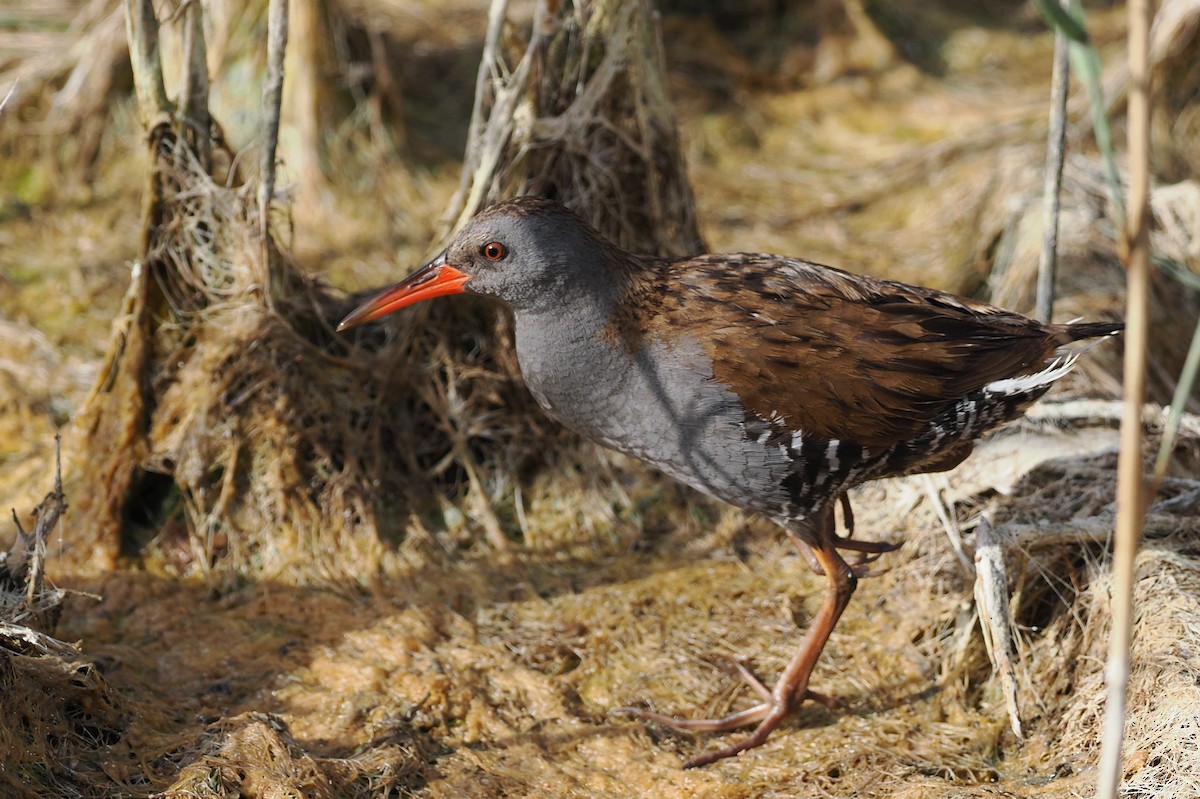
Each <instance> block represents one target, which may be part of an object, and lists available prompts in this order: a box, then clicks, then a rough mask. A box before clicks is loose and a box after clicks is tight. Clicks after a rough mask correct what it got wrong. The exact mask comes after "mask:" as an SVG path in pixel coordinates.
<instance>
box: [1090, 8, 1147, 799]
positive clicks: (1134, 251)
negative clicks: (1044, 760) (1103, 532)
mask: <svg viewBox="0 0 1200 799" xmlns="http://www.w3.org/2000/svg"><path fill="white" fill-rule="evenodd" d="M1151 14H1152V12H1151V9H1150V3H1149V2H1148V0H1131V2H1130V4H1129V69H1130V86H1129V145H1128V146H1129V203H1128V205H1129V218H1128V228H1127V230H1126V232H1125V241H1126V242H1127V245H1128V249H1127V253H1128V266H1129V280H1128V286H1129V288H1128V296H1127V299H1126V317H1125V319H1126V329H1125V375H1124V388H1125V398H1124V399H1125V410H1124V414H1123V415H1122V419H1121V453H1120V460H1119V463H1118V467H1117V468H1118V480H1117V540H1116V548H1115V551H1114V553H1113V583H1114V586H1113V611H1112V612H1113V623H1112V630H1111V632H1110V639H1109V642H1110V644H1109V653H1108V665H1107V667H1106V669H1105V680H1106V682H1107V683H1108V698H1107V700H1106V704H1105V716H1104V748H1103V749H1102V751H1101V754H1100V776H1099V781H1098V783H1097V786H1096V796H1097V797H1098V798H1099V799H1114V797H1116V795H1117V788H1118V786H1119V784H1120V782H1121V776H1122V773H1123V769H1122V760H1121V743H1122V741H1123V739H1124V727H1125V716H1126V713H1125V707H1126V691H1127V689H1128V685H1129V672H1130V665H1129V662H1130V644H1131V640H1132V636H1133V633H1132V627H1133V583H1134V562H1135V560H1136V558H1137V551H1138V546H1139V544H1140V542H1141V537H1142V524H1143V515H1144V513H1145V502H1146V496H1145V490H1146V486H1145V479H1144V476H1143V467H1142V421H1141V415H1142V402H1143V400H1144V398H1145V393H1146V354H1147V351H1148V349H1149V347H1148V338H1149V336H1148V333H1149V327H1150V324H1149V319H1148V318H1147V312H1148V310H1149V306H1150V302H1149V286H1150V275H1149V271H1150V85H1149V78H1150V73H1149V60H1148V52H1147V50H1148V47H1149V40H1150V18H1151Z"/></svg>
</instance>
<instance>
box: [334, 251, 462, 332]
mask: <svg viewBox="0 0 1200 799" xmlns="http://www.w3.org/2000/svg"><path fill="white" fill-rule="evenodd" d="M469 279H470V275H467V274H466V273H464V272H460V271H459V270H457V269H455V268H454V267H453V266H451V265H450V264H448V263H446V256H445V255H441V256H439V257H438V258H436V259H435V260H433V261H431V262H430V263H428V264H426V265H425V266H423V267H421V268H420V269H418V270H417V271H416V272H413V273H412V274H411V275H409V276H408V277H406V278H404V280H401V281H400V282H399V283H397V284H396V285H394V286H392V287H391V288H389V289H385V290H384V291H382V292H380V293H379V294H377V295H375V296H374V297H372V298H371V299H369V300H367V301H366V302H364V303H363V304H362V305H360V306H358V307H357V308H355V309H354V310H353V311H351V313H350V315H349V316H347V317H346V318H345V319H343V320H342V321H341V323H340V324H339V325H338V326H337V329H338V332H339V333H340V332H341V331H343V330H349V329H350V328H352V327H355V326H357V325H361V324H362V323H363V322H369V321H371V320H372V319H378V318H379V317H381V316H385V315H387V314H390V313H391V312H392V311H398V310H400V309H401V308H403V307H405V306H407V305H412V304H414V303H418V302H421V301H422V300H429V299H433V298H434V297H444V296H445V295H447V294H460V293H462V290H463V284H464V283H466V282H467V281H468V280H469Z"/></svg>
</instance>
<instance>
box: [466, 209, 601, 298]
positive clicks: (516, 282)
mask: <svg viewBox="0 0 1200 799" xmlns="http://www.w3.org/2000/svg"><path fill="white" fill-rule="evenodd" d="M597 258H598V254H597V252H596V245H595V244H594V243H593V242H592V240H591V237H589V236H588V235H587V233H586V231H585V230H584V228H583V226H582V225H581V224H580V223H579V221H578V220H577V219H576V218H575V217H574V216H573V215H571V214H570V213H569V212H566V211H565V209H563V210H562V213H551V214H529V213H522V212H521V211H515V212H514V211H508V210H506V209H505V207H504V205H500V206H496V207H494V208H492V209H491V210H490V211H487V212H484V213H483V214H480V215H479V216H477V217H475V218H474V219H472V220H471V221H470V222H468V223H467V225H466V227H464V228H463V229H462V230H461V231H459V233H458V235H457V236H455V237H454V240H453V241H452V242H451V243H450V246H449V247H448V248H447V249H446V262H447V263H448V264H451V265H453V266H454V267H455V268H456V269H459V270H460V271H462V272H464V273H466V274H468V275H470V280H468V281H467V283H466V284H465V285H464V286H463V288H464V290H465V291H468V292H470V293H472V294H483V295H486V296H489V297H495V298H496V299H499V300H502V301H504V302H505V303H506V304H508V305H509V307H511V308H512V309H513V310H514V311H538V310H544V309H549V308H551V307H553V306H557V305H561V304H562V303H563V302H564V301H567V300H569V299H570V298H572V297H573V296H575V295H577V293H578V292H579V291H580V290H586V289H587V287H586V286H585V285H584V284H586V283H587V282H588V278H587V276H588V274H589V272H591V271H592V269H593V268H594V267H595V264H594V263H592V262H594V261H596V260H597Z"/></svg>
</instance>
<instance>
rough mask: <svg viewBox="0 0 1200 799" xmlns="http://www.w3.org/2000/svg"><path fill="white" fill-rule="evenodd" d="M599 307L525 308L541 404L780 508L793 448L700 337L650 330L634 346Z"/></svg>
mask: <svg viewBox="0 0 1200 799" xmlns="http://www.w3.org/2000/svg"><path fill="white" fill-rule="evenodd" d="M589 316H591V315H589V314H586V313H582V314H581V313H569V314H566V313H556V314H542V315H539V316H527V315H526V316H523V315H520V314H518V315H517V320H516V321H517V329H516V334H517V335H516V338H517V357H518V359H519V361H520V363H521V372H522V374H523V376H524V378H525V381H526V383H527V385H528V386H529V389H530V391H531V392H532V393H533V395H534V397H536V398H537V400H538V402H539V403H540V404H541V406H542V407H543V408H545V409H546V411H547V412H548V413H549V414H550V415H551V416H553V417H554V418H556V419H557V420H559V421H560V422H562V423H563V424H564V425H566V426H567V427H569V428H572V429H573V430H576V431H577V432H579V433H582V434H583V435H584V436H587V437H588V438H590V439H592V440H593V441H596V442H598V443H600V444H603V445H604V446H607V447H611V448H612V449H615V450H618V451H620V452H624V453H626V454H628V455H632V456H633V457H636V458H639V459H641V460H643V461H646V462H647V463H650V464H652V465H653V466H656V467H658V468H660V469H662V470H663V471H664V472H666V473H668V474H670V475H671V476H673V477H675V478H676V479H678V480H680V481H682V482H684V483H687V484H688V485H690V486H692V487H694V488H696V489H699V490H700V491H703V492H705V493H707V494H709V495H711V496H714V497H716V498H718V499H722V500H724V501H726V502H730V503H732V504H734V505H738V506H740V507H743V508H750V509H753V510H760V511H762V512H764V513H768V514H775V513H777V512H778V511H779V509H780V508H782V507H783V506H784V504H785V503H786V501H787V497H786V492H785V490H784V489H783V487H782V483H783V480H784V478H785V477H786V476H787V474H788V471H789V468H790V466H791V460H790V458H789V454H788V452H787V450H786V448H784V447H781V446H779V445H775V444H772V445H768V444H767V443H766V442H765V441H764V440H762V438H761V437H755V436H752V435H751V434H750V432H748V430H747V425H746V412H745V410H744V408H743V407H742V404H741V402H740V401H739V400H738V398H737V396H736V395H735V394H734V393H733V392H732V391H731V390H730V389H729V388H728V387H727V386H724V385H722V384H720V383H719V382H717V381H715V380H714V379H713V373H712V364H711V361H710V360H709V358H708V356H707V355H706V354H705V353H704V351H703V348H702V347H701V346H700V344H699V342H697V341H695V340H691V339H687V338H683V339H676V340H673V341H670V342H665V341H662V340H648V341H642V342H640V345H639V346H638V347H637V349H636V351H634V352H632V353H631V352H630V350H629V348H627V347H625V346H623V345H622V344H621V343H619V342H613V341H611V340H610V339H609V338H608V337H606V336H605V335H603V334H602V332H603V330H602V329H603V324H602V318H603V317H602V316H600V315H597V316H600V318H589Z"/></svg>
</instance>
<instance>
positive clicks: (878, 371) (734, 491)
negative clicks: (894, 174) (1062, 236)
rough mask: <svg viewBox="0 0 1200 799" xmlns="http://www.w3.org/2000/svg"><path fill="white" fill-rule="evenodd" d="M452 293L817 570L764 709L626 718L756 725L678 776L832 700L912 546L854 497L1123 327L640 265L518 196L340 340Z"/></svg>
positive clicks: (821, 269) (810, 274)
mask: <svg viewBox="0 0 1200 799" xmlns="http://www.w3.org/2000/svg"><path fill="white" fill-rule="evenodd" d="M454 294H473V295H480V296H484V297H490V298H492V299H494V300H498V301H499V302H500V303H501V304H502V305H504V306H506V307H507V308H508V309H509V310H510V311H511V313H512V317H513V324H514V338H515V345H516V351H517V360H518V362H519V364H520V371H521V375H522V377H523V378H524V381H525V384H526V386H527V387H528V389H529V391H530V392H531V393H532V394H533V396H534V398H535V399H536V400H537V402H538V404H539V405H540V406H541V407H542V409H544V410H545V412H546V413H547V414H548V415H549V416H551V417H552V418H554V419H556V420H557V421H558V422H560V423H562V424H563V425H564V426H566V427H567V428H570V429H572V430H574V431H576V432H577V433H579V434H582V435H583V436H584V437H586V438H588V439H591V440H592V441H594V442H596V443H598V444H600V445H602V446H605V447H608V448H611V449H614V450H617V451H619V452H623V453H625V454H627V455H630V456H632V457H634V458H637V459H639V460H641V461H644V462H646V463H648V464H650V465H651V466H653V467H656V468H657V469H659V470H661V471H662V472H664V473H666V474H668V475H670V476H672V477H674V478H675V479H677V480H679V481H680V482H682V483H684V484H686V485H688V486H691V487H692V488H694V489H696V490H698V491H700V492H702V493H704V494H707V495H709V496H711V497H714V498H716V499H718V500H722V501H724V502H726V503H729V504H730V505H733V506H736V507H738V508H741V509H743V510H746V511H753V512H757V513H759V514H762V515H763V516H765V517H767V518H769V519H771V520H773V521H774V522H776V523H777V524H778V525H780V526H781V527H782V528H784V529H785V530H786V531H787V533H788V534H789V537H790V538H791V540H792V541H793V542H794V543H795V544H796V545H797V547H798V548H799V550H800V552H801V553H802V554H803V555H804V557H805V559H806V560H807V561H808V563H809V565H810V566H811V567H812V569H813V570H814V571H815V572H817V573H818V574H822V575H824V592H823V598H822V603H821V607H820V610H819V611H818V612H817V614H816V615H815V616H814V617H813V618H812V620H811V622H810V624H809V627H808V630H807V631H806V632H805V634H804V636H803V638H802V640H801V641H800V644H799V646H798V647H797V649H796V651H795V653H794V655H793V656H792V658H791V660H790V662H789V663H788V665H787V666H786V668H785V669H784V670H783V672H782V674H781V675H780V676H779V678H778V680H777V682H776V683H775V685H774V687H773V688H770V689H768V688H767V687H766V686H765V685H764V684H762V683H761V682H759V681H758V679H757V678H756V677H755V676H754V675H753V674H751V673H750V672H749V670H748V669H746V668H745V667H744V666H742V665H741V664H738V670H739V672H740V673H741V674H742V676H743V678H744V679H746V681H747V682H748V683H749V684H750V686H751V687H752V688H753V689H754V691H755V693H756V694H757V695H758V698H759V700H760V701H759V702H758V703H757V704H755V705H753V706H752V707H749V708H746V709H744V710H739V711H736V712H733V713H731V714H729V715H727V716H725V717H723V718H714V719H697V718H686V717H679V716H668V715H665V714H660V713H655V712H652V711H649V710H645V709H640V708H621V709H620V710H621V711H622V712H625V713H628V714H632V715H634V716H637V717H639V718H641V719H643V720H646V721H650V722H655V723H658V724H661V725H664V726H667V727H670V728H673V729H675V730H679V731H684V732H692V733H722V732H729V731H732V730H735V729H738V728H742V727H753V730H752V731H751V732H750V733H749V735H746V736H744V737H742V738H740V739H738V740H734V741H733V742H732V743H729V744H728V745H726V746H723V747H722V748H720V749H716V750H712V751H707V752H704V753H702V754H700V755H698V756H696V757H693V758H692V759H690V760H688V761H686V762H685V763H684V767H685V768H691V767H697V766H703V765H707V764H710V763H713V762H716V761H718V760H721V759H723V758H727V757H732V756H735V755H739V754H742V753H744V752H746V751H748V750H750V749H752V748H754V747H757V746H759V745H761V744H762V743H763V742H764V741H766V740H767V738H768V736H769V735H770V734H771V732H772V731H773V730H775V729H776V727H778V725H779V724H780V722H782V721H783V720H784V719H785V718H787V717H788V716H789V715H790V714H792V713H793V712H795V711H796V710H797V709H798V708H799V707H800V706H801V705H802V704H803V703H804V702H805V701H806V700H812V701H816V702H819V703H822V704H826V705H830V706H834V707H836V706H837V703H836V700H833V699H831V698H830V697H827V696H825V695H823V694H820V693H817V692H816V691H814V690H812V689H810V688H809V681H810V677H811V675H812V673H813V670H814V667H815V666H816V664H817V660H818V657H819V656H820V654H821V651H822V650H823V648H824V646H825V644H826V642H827V641H828V639H829V636H830V634H831V633H832V631H833V629H834V626H835V625H836V624H837V621H838V619H839V618H840V617H841V615H842V612H843V611H844V610H845V608H846V606H847V604H848V603H849V601H850V598H851V595H852V594H853V593H854V590H855V586H856V584H857V581H858V579H859V578H860V577H864V576H869V575H870V574H871V572H870V571H869V565H870V564H871V562H872V561H874V560H875V559H876V558H878V557H879V556H881V555H882V554H884V553H886V552H890V551H893V550H894V549H896V548H897V547H898V546H899V545H898V544H896V543H892V542H884V541H866V540H861V539H856V538H853V537H852V536H853V533H854V531H853V516H852V514H851V513H850V505H849V499H848V497H847V492H848V491H849V490H850V489H851V488H854V487H855V486H858V485H860V484H862V483H864V482H866V481H869V480H877V479H880V478H886V477H896V476H903V475H911V474H919V473H927V472H937V471H945V470H948V469H951V468H953V467H954V466H956V465H958V464H959V463H961V462H962V461H963V460H964V459H965V458H966V457H967V456H968V455H969V454H970V453H971V450H972V449H973V447H974V445H975V442H976V441H977V440H978V439H979V437H980V436H981V435H983V434H984V433H985V432H987V431H989V430H991V429H992V428H995V427H997V426H998V425H1001V424H1003V423H1005V422H1008V421H1011V420H1013V419H1015V418H1017V417H1018V416H1020V415H1021V414H1022V413H1023V412H1024V411H1025V409H1026V408H1027V407H1028V406H1029V405H1030V404H1032V403H1033V402H1034V401H1035V400H1036V399H1038V398H1039V397H1040V396H1041V395H1043V394H1044V393H1045V392H1046V391H1047V390H1048V389H1049V388H1050V386H1051V385H1052V384H1053V383H1054V382H1055V381H1056V380H1058V379H1059V378H1061V377H1063V376H1064V375H1065V374H1067V372H1068V371H1070V369H1071V368H1072V366H1073V365H1074V363H1075V360H1076V358H1077V357H1078V356H1079V354H1080V352H1081V351H1082V349H1083V346H1085V345H1081V346H1075V347H1072V346H1071V345H1072V344H1074V343H1075V342H1085V341H1087V340H1090V339H1099V338H1102V337H1106V336H1112V335H1115V334H1117V333H1119V332H1120V331H1121V330H1122V329H1123V325H1122V324H1121V323H1119V322H1114V323H1109V322H1094V323H1086V322H1076V323H1071V324H1045V323H1041V322H1038V321H1035V320H1033V319H1030V318H1028V317H1026V316H1023V315H1021V314H1018V313H1014V312H1011V311H1006V310H1003V309H1001V308H998V307H995V306H992V305H988V304H986V303H983V302H979V301H975V300H971V299H966V298H963V297H959V296H955V295H953V294H949V293H946V292H942V291H938V290H935V289H930V288H922V287H919V286H915V285H909V284H906V283H901V282H897V281H892V280H885V279H881V278H877V277H870V276H865V275H857V274H853V273H850V272H846V271H842V270H840V269H836V268H833V267H828V266H823V265H820V264H817V263H813V262H810V261H806V260H802V259H799V258H792V257H787V256H782V255H770V254H760V253H725V254H703V255H696V256H690V257H682V258H679V257H676V258H663V257H655V256H646V255H635V254H633V253H631V252H628V251H626V250H625V249H623V248H621V247H619V246H618V245H616V244H615V243H613V242H611V241H608V240H607V239H605V238H604V237H603V236H602V235H601V234H599V233H598V232H597V231H596V230H595V229H594V228H593V227H592V226H591V225H589V224H588V223H587V222H585V221H584V220H583V219H582V218H581V217H580V216H579V215H577V214H576V213H575V212H574V211H572V210H570V209H568V208H567V207H566V206H564V205H562V204H561V203H559V202H557V201H555V200H552V199H546V198H542V197H534V196H521V197H514V198H511V199H507V200H503V201H501V202H499V203H497V204H495V205H492V206H491V207H489V208H487V209H485V210H483V211H482V212H480V213H479V214H477V215H476V216H474V217H473V218H472V219H470V220H469V221H468V222H467V223H466V224H465V225H464V226H463V227H462V228H461V229H460V230H459V231H458V232H457V233H456V234H455V235H454V236H453V238H452V239H451V240H450V242H449V244H448V246H447V247H446V249H445V250H443V251H442V252H441V253H440V254H439V255H437V256H436V257H435V258H434V259H433V260H432V261H430V262H429V263H427V264H426V265H425V266H423V267H421V268H420V269H417V270H416V271H415V272H413V273H412V274H410V275H409V276H408V277H406V278H404V279H403V280H401V281H400V282H399V283H396V284H395V285H393V286H391V287H390V288H387V289H385V290H383V291H382V292H380V293H378V294H376V295H375V296H373V297H372V298H370V299H368V300H367V301H366V302H364V303H362V304H361V305H360V306H359V307H357V308H356V309H355V310H354V311H352V312H351V313H350V314H349V315H348V316H347V317H346V318H345V319H344V320H343V321H342V322H341V323H340V324H339V325H338V330H339V331H344V330H347V329H350V328H353V327H355V326H357V325H360V324H363V323H365V322H368V321H370V320H373V319H377V318H379V317H381V316H384V315H385V314H389V313H392V312H393V311H397V310H399V309H401V308H404V307H406V306H409V305H412V304H414V303H417V302H421V301H424V300H429V299H432V298H435V297H441V296H446V295H454ZM838 504H841V506H842V507H843V508H844V516H845V522H844V527H845V528H846V534H845V535H839V534H838V531H837V528H836V524H835V514H834V511H835V507H836V506H837V505H838ZM843 552H845V553H847V554H846V555H843V554H842V553H843Z"/></svg>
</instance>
